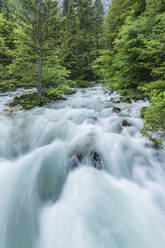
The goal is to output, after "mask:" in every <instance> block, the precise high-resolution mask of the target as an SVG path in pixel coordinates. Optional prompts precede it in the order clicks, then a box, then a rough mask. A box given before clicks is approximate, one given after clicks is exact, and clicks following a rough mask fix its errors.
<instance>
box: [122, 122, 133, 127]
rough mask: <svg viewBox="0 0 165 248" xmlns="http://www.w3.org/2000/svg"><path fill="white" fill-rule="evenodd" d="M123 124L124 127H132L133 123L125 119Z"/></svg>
mask: <svg viewBox="0 0 165 248" xmlns="http://www.w3.org/2000/svg"><path fill="white" fill-rule="evenodd" d="M121 125H122V127H130V126H131V124H130V123H129V122H128V121H127V120H123V121H122V124H121Z"/></svg>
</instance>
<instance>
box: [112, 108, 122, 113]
mask: <svg viewBox="0 0 165 248" xmlns="http://www.w3.org/2000/svg"><path fill="white" fill-rule="evenodd" d="M113 112H114V113H120V112H121V109H120V108H118V107H113Z"/></svg>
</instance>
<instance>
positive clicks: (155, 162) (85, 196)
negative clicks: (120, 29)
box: [0, 87, 165, 248]
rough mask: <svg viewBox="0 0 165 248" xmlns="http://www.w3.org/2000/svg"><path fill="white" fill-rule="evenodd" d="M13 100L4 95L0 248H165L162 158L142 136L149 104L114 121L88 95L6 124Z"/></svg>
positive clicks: (96, 92)
mask: <svg viewBox="0 0 165 248" xmlns="http://www.w3.org/2000/svg"><path fill="white" fill-rule="evenodd" d="M20 93H21V92H16V93H14V94H20ZM12 97H13V93H10V94H7V95H5V94H1V97H0V99H1V100H0V111H1V114H0V199H1V201H0V248H66V247H67V248H164V247H165V190H164V189H165V151H164V150H158V149H155V148H154V147H153V146H152V144H151V143H150V142H149V141H147V140H146V139H145V138H144V137H142V135H141V134H140V129H141V127H142V119H141V118H140V108H141V107H142V106H145V105H147V104H148V103H147V102H143V101H139V102H134V103H132V104H124V103H123V104H119V105H120V107H121V110H122V111H121V112H120V113H118V114H117V113H113V111H112V107H113V104H112V103H111V102H110V101H109V96H108V95H106V94H105V92H104V90H103V89H102V88H101V87H94V88H91V89H85V90H79V91H78V92H77V93H76V94H75V95H72V96H69V97H68V99H67V100H66V101H59V102H56V103H54V104H52V105H50V106H47V107H43V108H36V109H33V110H31V111H19V112H17V113H13V114H12V115H11V116H6V115H5V114H4V113H3V109H4V108H5V104H6V103H8V102H9V101H10V100H11V99H12ZM123 120H127V121H129V122H130V123H131V126H129V127H122V125H121V123H122V121H123ZM91 147H92V149H94V150H95V151H96V152H97V153H98V154H99V157H100V160H101V163H102V169H101V170H97V169H96V168H94V167H93V166H92V161H91V158H90V156H89V152H88V151H89V150H90V149H91ZM75 151H76V152H84V154H85V155H84V158H83V159H82V160H81V162H79V166H78V167H77V168H75V169H74V170H71V169H70V168H69V159H70V157H71V155H72V154H74V152H75Z"/></svg>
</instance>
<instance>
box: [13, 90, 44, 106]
mask: <svg viewBox="0 0 165 248" xmlns="http://www.w3.org/2000/svg"><path fill="white" fill-rule="evenodd" d="M46 103H47V100H46V99H45V98H43V99H42V105H44V104H46ZM17 105H20V106H21V107H22V108H23V109H32V108H35V107H38V106H41V104H39V102H38V96H37V93H31V94H25V95H22V96H16V97H14V99H13V101H12V102H11V103H10V106H17Z"/></svg>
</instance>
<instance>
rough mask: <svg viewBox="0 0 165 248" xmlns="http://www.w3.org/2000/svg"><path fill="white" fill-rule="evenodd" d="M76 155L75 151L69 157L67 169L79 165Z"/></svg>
mask: <svg viewBox="0 0 165 248" xmlns="http://www.w3.org/2000/svg"><path fill="white" fill-rule="evenodd" d="M79 162H80V161H79V159H78V155H77V154H76V153H75V154H73V155H72V156H71V157H70V159H69V169H71V170H73V169H75V168H77V167H78V166H79Z"/></svg>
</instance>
